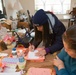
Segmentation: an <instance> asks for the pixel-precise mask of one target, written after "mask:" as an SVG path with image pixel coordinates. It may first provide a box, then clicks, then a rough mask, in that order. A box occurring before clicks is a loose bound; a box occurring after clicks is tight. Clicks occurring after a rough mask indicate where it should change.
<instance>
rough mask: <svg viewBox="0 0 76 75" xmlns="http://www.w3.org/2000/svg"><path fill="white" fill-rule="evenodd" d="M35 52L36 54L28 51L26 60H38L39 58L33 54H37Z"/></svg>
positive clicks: (35, 51)
mask: <svg viewBox="0 0 76 75" xmlns="http://www.w3.org/2000/svg"><path fill="white" fill-rule="evenodd" d="M37 52H38V50H34V51H33V52H32V51H29V53H28V59H38V58H39V57H38V56H36V55H35V53H37Z"/></svg>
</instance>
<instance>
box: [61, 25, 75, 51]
mask: <svg viewBox="0 0 76 75" xmlns="http://www.w3.org/2000/svg"><path fill="white" fill-rule="evenodd" d="M62 37H63V40H64V41H65V42H66V43H67V44H68V46H69V48H70V49H73V50H76V25H72V26H70V27H69V28H68V29H67V30H66V32H65V33H64V34H63V36H62Z"/></svg>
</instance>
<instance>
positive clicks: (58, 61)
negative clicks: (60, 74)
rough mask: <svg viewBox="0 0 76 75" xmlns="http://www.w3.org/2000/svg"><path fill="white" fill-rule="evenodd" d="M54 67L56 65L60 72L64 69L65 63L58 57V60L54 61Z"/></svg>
mask: <svg viewBox="0 0 76 75" xmlns="http://www.w3.org/2000/svg"><path fill="white" fill-rule="evenodd" d="M54 65H55V66H56V67H58V69H59V70H60V69H62V68H64V63H63V61H62V60H60V59H59V58H58V57H57V56H56V59H54Z"/></svg>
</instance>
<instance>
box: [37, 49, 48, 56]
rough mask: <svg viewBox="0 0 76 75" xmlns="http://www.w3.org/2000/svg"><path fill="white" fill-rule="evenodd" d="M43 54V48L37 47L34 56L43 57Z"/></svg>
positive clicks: (44, 52)
mask: <svg viewBox="0 0 76 75" xmlns="http://www.w3.org/2000/svg"><path fill="white" fill-rule="evenodd" d="M37 50H38V49H37ZM45 54H46V51H45V49H44V48H39V50H38V52H37V53H36V56H39V57H43V56H44V55H45Z"/></svg>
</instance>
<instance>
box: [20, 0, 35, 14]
mask: <svg viewBox="0 0 76 75" xmlns="http://www.w3.org/2000/svg"><path fill="white" fill-rule="evenodd" d="M19 1H20V3H21V5H22V7H23V9H24V10H25V12H27V10H29V11H30V14H31V15H33V14H34V12H35V3H34V0H19Z"/></svg>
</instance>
